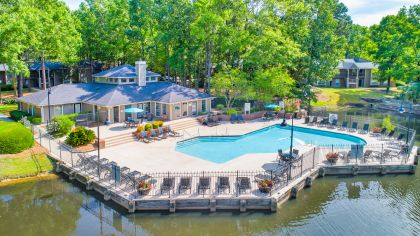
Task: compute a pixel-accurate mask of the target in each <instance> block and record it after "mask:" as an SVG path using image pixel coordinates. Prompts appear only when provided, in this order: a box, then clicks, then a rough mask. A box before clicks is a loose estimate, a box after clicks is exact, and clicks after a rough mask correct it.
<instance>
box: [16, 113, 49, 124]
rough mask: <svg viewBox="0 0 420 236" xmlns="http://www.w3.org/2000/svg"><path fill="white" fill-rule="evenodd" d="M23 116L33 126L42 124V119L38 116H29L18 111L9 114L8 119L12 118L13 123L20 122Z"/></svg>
mask: <svg viewBox="0 0 420 236" xmlns="http://www.w3.org/2000/svg"><path fill="white" fill-rule="evenodd" d="M24 116H26V117H27V118H28V120H29V121H30V122H31V123H32V124H34V125H39V124H41V123H42V119H41V117H39V116H31V115H30V114H28V113H26V112H23V111H19V110H14V111H11V112H10V118H12V120H14V121H20V120H22V118H23V117H24Z"/></svg>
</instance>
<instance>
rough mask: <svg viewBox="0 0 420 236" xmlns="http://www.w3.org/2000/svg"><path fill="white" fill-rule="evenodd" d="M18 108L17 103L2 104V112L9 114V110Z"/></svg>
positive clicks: (0, 112)
mask: <svg viewBox="0 0 420 236" xmlns="http://www.w3.org/2000/svg"><path fill="white" fill-rule="evenodd" d="M17 109H18V105H17V104H14V105H6V104H0V114H5V115H9V112H11V111H13V110H17Z"/></svg>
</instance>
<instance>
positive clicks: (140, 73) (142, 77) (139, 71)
mask: <svg viewBox="0 0 420 236" xmlns="http://www.w3.org/2000/svg"><path fill="white" fill-rule="evenodd" d="M146 67H147V64H146V62H145V61H136V82H137V85H138V86H146Z"/></svg>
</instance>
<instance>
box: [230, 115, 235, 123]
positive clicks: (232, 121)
mask: <svg viewBox="0 0 420 236" xmlns="http://www.w3.org/2000/svg"><path fill="white" fill-rule="evenodd" d="M230 123H232V124H234V123H236V115H235V114H232V115H231V116H230Z"/></svg>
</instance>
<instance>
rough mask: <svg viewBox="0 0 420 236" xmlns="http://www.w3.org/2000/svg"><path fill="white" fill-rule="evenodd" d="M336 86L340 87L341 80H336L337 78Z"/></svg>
mask: <svg viewBox="0 0 420 236" xmlns="http://www.w3.org/2000/svg"><path fill="white" fill-rule="evenodd" d="M335 86H336V87H340V80H339V79H336V80H335Z"/></svg>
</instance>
